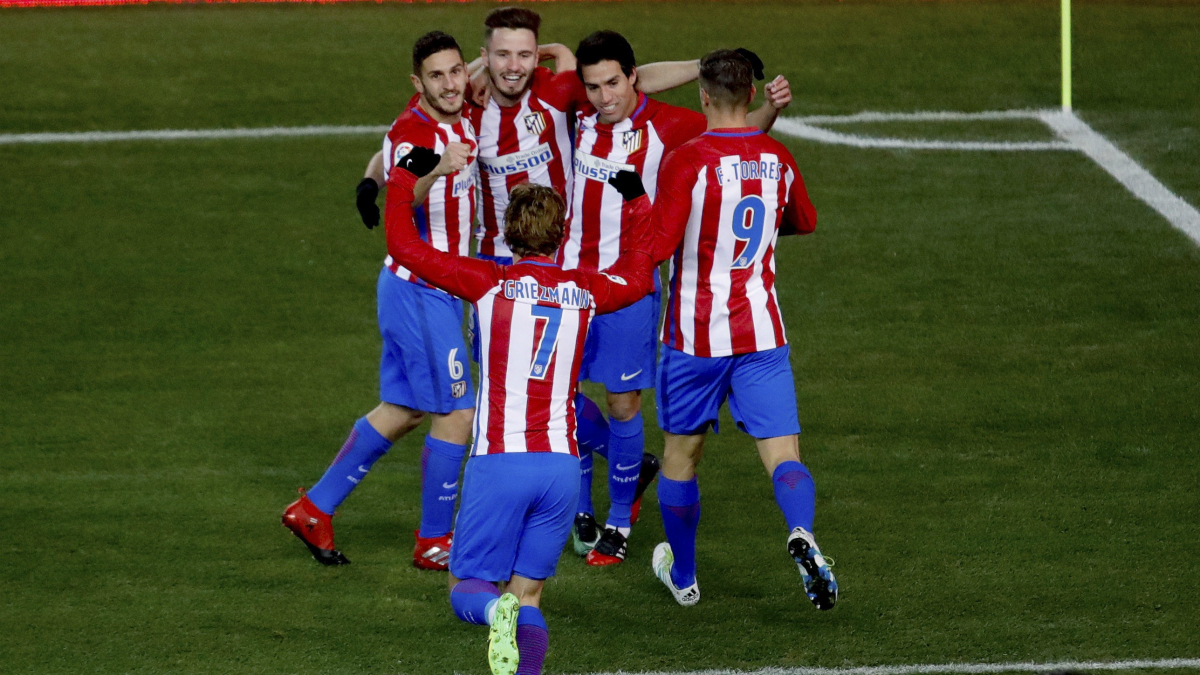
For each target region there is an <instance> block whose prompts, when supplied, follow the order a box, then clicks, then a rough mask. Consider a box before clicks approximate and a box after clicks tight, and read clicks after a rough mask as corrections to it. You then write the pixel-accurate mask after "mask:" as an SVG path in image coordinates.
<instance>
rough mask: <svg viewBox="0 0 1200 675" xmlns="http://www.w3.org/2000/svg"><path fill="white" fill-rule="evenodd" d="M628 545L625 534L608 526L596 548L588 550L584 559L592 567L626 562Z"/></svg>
mask: <svg viewBox="0 0 1200 675" xmlns="http://www.w3.org/2000/svg"><path fill="white" fill-rule="evenodd" d="M627 547H628V542H627V540H626V539H625V535H623V534H621V533H620V532H618V531H616V530H614V529H611V528H607V527H606V528H604V534H602V535H600V541H599V542H597V543H596V548H594V549H592V550H591V551H588V554H587V558H585V559H584V560H585V561H586V562H587V564H589V565H591V566H592V567H607V566H608V565H618V564H620V563H623V562H625V551H626V549H627Z"/></svg>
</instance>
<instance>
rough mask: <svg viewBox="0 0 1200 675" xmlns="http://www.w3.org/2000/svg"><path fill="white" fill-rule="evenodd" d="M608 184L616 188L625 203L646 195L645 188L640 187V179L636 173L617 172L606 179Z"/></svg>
mask: <svg viewBox="0 0 1200 675" xmlns="http://www.w3.org/2000/svg"><path fill="white" fill-rule="evenodd" d="M608 184H609V185H611V186H613V187H614V188H616V189H617V192H620V193H621V197H623V198H624V199H625V201H627V202H631V201H633V200H635V199H637V198H638V197H641V196H642V195H644V194H646V188H645V187H643V186H642V177H641V176H639V175H637V172H636V171H618V172H616V173H614V174H613V175H611V176H609V177H608Z"/></svg>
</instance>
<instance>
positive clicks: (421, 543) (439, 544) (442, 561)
mask: <svg viewBox="0 0 1200 675" xmlns="http://www.w3.org/2000/svg"><path fill="white" fill-rule="evenodd" d="M413 536H414V537H416V538H417V543H416V544H415V545H413V567H419V568H421V569H423V570H434V571H435V572H444V571H446V570H448V569H450V546H451V545H452V544H453V543H454V533H453V532H450V533H447V534H443V535H442V536H440V537H422V536H421V530H420V529H416V530H413Z"/></svg>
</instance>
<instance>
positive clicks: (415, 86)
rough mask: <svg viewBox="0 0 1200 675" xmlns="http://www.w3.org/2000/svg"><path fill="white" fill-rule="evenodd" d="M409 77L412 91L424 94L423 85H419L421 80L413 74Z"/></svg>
mask: <svg viewBox="0 0 1200 675" xmlns="http://www.w3.org/2000/svg"><path fill="white" fill-rule="evenodd" d="M409 77H411V78H412V85H413V89H416V90H417V93H418V94H424V93H425V85H423V84H421V78H419V77H417V76H416V74H415V73H414V74H412V75H409Z"/></svg>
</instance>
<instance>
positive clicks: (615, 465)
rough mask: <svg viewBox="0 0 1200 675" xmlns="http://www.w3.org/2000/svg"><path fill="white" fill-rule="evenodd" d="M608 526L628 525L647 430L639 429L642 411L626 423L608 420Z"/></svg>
mask: <svg viewBox="0 0 1200 675" xmlns="http://www.w3.org/2000/svg"><path fill="white" fill-rule="evenodd" d="M608 431H609V436H608V497H609V499H610V500H611V505H610V506H609V508H608V522H607V523H605V525H607V526H608V527H629V516H630V510H631V508H632V507H633V495H634V494H635V493H636V492H637V481H638V474H640V473H641V472H642V453H643V452H644V451H645V449H646V433H645V431H644V430H643V429H642V413H640V412H639V413H638V414H636V415H634V416H633V418H632V419H630V420H629V421H627V422H620V421H618V420H612V421H611V422H609V423H608Z"/></svg>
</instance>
